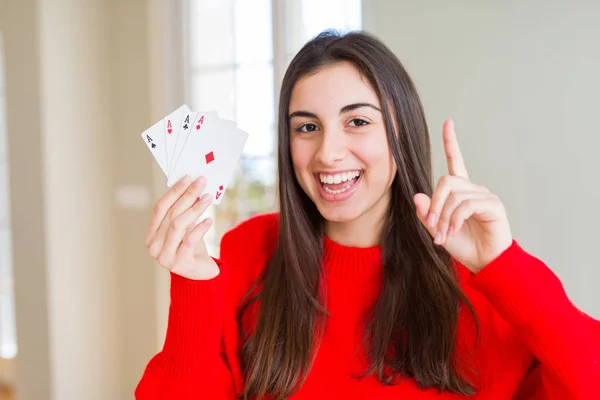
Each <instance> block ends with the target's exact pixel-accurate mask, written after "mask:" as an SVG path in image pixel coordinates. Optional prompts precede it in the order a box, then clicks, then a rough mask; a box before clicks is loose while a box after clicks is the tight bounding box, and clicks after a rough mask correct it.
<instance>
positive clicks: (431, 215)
mask: <svg viewBox="0 0 600 400" xmlns="http://www.w3.org/2000/svg"><path fill="white" fill-rule="evenodd" d="M435 219H436V218H435V214H434V213H429V216H428V217H427V226H429V227H430V228H433V227H434V226H435Z"/></svg>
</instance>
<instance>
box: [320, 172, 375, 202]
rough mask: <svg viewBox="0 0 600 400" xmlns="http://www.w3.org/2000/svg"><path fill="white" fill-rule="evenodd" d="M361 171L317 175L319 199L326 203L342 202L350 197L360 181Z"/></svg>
mask: <svg viewBox="0 0 600 400" xmlns="http://www.w3.org/2000/svg"><path fill="white" fill-rule="evenodd" d="M362 176H363V172H362V170H349V171H343V172H338V173H317V174H315V180H316V181H317V183H318V188H319V194H320V196H321V198H322V199H323V200H325V201H328V202H337V201H344V200H347V199H349V198H350V197H352V195H353V194H354V193H355V192H356V190H357V188H358V186H359V184H360V182H361V181H362Z"/></svg>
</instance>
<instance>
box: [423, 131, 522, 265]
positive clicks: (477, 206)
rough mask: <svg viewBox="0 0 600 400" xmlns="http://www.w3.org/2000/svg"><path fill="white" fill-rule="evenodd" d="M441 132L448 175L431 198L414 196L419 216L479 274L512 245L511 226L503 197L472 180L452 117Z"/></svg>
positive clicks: (436, 238) (440, 242)
mask: <svg viewBox="0 0 600 400" xmlns="http://www.w3.org/2000/svg"><path fill="white" fill-rule="evenodd" d="M442 135H443V139H444V149H445V152H446V160H447V163H448V175H445V176H443V177H442V178H441V179H440V180H439V182H438V184H437V185H436V187H435V189H434V192H433V195H432V197H431V198H429V196H427V195H426V194H424V193H418V194H416V195H415V197H414V201H415V205H416V207H417V215H418V217H419V220H420V221H421V222H422V223H423V224H424V225H425V227H426V228H427V230H428V231H429V233H430V234H431V236H432V237H433V238H434V242H435V243H436V244H438V245H441V246H444V248H445V249H446V250H447V251H448V252H449V253H450V255H452V257H454V258H455V259H456V260H457V261H458V262H460V263H461V264H463V265H464V266H466V267H467V268H469V269H470V270H471V271H473V272H474V273H477V272H479V271H480V270H481V269H482V268H483V267H485V266H486V265H488V264H489V263H490V262H491V261H493V260H494V259H495V258H497V257H498V256H499V255H500V254H502V252H504V250H506V249H507V248H508V247H510V245H511V244H512V234H511V231H510V226H509V223H508V219H507V216H506V211H505V209H504V205H503V204H502V202H501V201H500V199H498V197H497V196H496V195H494V194H493V193H490V191H489V190H488V189H486V188H485V187H483V186H479V185H476V184H474V183H472V182H471V181H470V180H469V176H468V174H467V169H466V167H465V163H464V160H463V157H462V154H461V151H460V147H459V146H458V141H457V140H456V134H455V132H454V124H453V122H452V120H447V121H445V122H444V127H443V132H442Z"/></svg>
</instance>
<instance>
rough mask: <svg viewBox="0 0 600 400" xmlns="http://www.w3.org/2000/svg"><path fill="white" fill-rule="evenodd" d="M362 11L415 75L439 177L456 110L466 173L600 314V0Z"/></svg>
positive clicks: (373, 6)
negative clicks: (446, 123)
mask: <svg viewBox="0 0 600 400" xmlns="http://www.w3.org/2000/svg"><path fill="white" fill-rule="evenodd" d="M575 4H577V5H575ZM363 15H364V29H365V30H367V31H370V32H372V33H375V34H376V35H377V36H379V37H380V38H381V39H383V41H384V42H386V43H387V44H388V45H389V46H390V47H391V48H392V50H393V51H394V52H395V53H396V54H397V55H398V57H399V58H400V60H401V61H402V62H403V63H404V65H405V67H406V68H407V69H408V71H409V73H410V74H411V76H412V77H413V78H414V80H415V81H416V84H417V87H418V89H419V90H420V93H421V96H422V100H423V102H424V106H425V111H426V114H427V117H428V122H429V128H430V133H431V135H432V138H433V149H434V156H435V171H436V174H437V176H440V175H441V174H443V173H445V160H444V155H443V147H442V141H441V125H442V122H443V120H444V119H445V118H449V117H452V118H454V120H455V124H456V129H457V135H458V137H459V143H460V144H461V148H462V151H463V153H464V156H465V159H466V162H467V168H468V169H469V174H470V177H471V179H472V180H473V181H476V182H477V183H481V184H484V185H486V186H488V187H489V188H490V189H491V190H492V191H494V192H496V193H497V194H498V195H499V196H500V197H501V199H502V200H503V202H504V204H505V206H506V207H507V210H508V214H509V219H510V221H511V226H512V229H513V233H514V236H515V237H516V239H517V240H518V241H519V242H520V243H521V244H522V245H523V246H524V248H525V249H526V250H528V251H529V252H530V253H532V254H535V255H536V256H538V257H540V258H541V259H543V260H544V261H545V262H546V263H547V264H548V265H549V266H550V267H551V268H552V269H553V270H554V271H555V272H556V273H557V274H558V276H559V277H560V278H561V280H562V281H563V283H564V285H565V287H566V289H567V292H568V294H569V296H570V298H571V299H572V300H573V302H574V303H575V304H576V305H577V306H579V307H580V308H581V309H583V310H584V311H586V312H588V313H590V314H592V315H593V316H595V317H597V318H598V317H600V290H599V288H600V260H599V259H598V252H597V249H598V239H599V238H600V234H599V228H598V227H599V226H600V211H599V210H598V204H599V203H600V185H598V179H597V176H598V172H599V171H600V157H598V152H599V151H600V135H599V133H600V132H599V130H598V121H597V116H598V115H599V114H598V107H599V103H598V94H599V93H600V74H599V73H598V72H599V71H600V24H599V23H598V18H599V17H600V3H599V2H591V1H588V2H566V1H559V0H554V1H543V0H535V1H533V0H532V1H518V0H506V1H502V2H500V1H493V0H487V1H481V0H469V1H466V0H464V1H454V2H447V1H441V0H440V1H434V0H424V1H418V2H417V1H395V0H364V3H363Z"/></svg>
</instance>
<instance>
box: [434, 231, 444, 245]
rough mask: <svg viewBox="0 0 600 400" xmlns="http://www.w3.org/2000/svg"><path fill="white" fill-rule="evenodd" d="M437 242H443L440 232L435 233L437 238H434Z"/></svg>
mask: <svg viewBox="0 0 600 400" xmlns="http://www.w3.org/2000/svg"><path fill="white" fill-rule="evenodd" d="M433 241H434V242H435V244H441V243H442V233H441V232H438V233H436V234H435V239H434V240H433Z"/></svg>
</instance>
